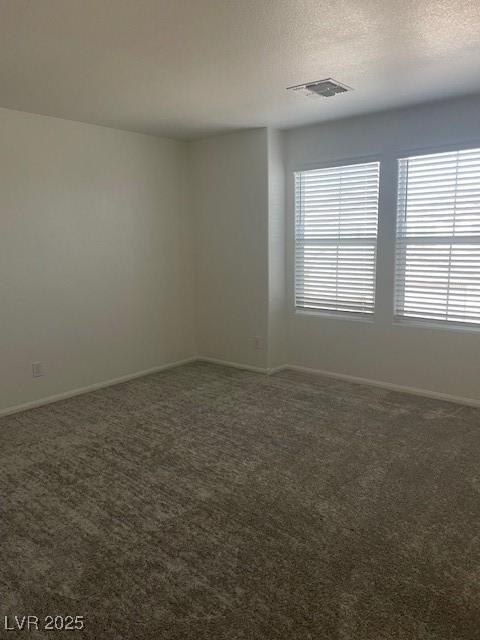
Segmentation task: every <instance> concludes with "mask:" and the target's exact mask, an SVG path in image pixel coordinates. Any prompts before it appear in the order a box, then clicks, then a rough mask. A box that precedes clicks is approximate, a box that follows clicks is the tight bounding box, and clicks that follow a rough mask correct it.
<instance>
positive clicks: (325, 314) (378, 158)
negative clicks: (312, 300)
mask: <svg viewBox="0 0 480 640" xmlns="http://www.w3.org/2000/svg"><path fill="white" fill-rule="evenodd" d="M382 161H383V158H382V154H380V153H374V154H367V155H361V156H353V157H352V156H347V157H342V158H335V159H334V160H331V161H328V160H327V161H324V162H307V163H299V164H296V165H294V166H290V168H289V174H290V185H291V211H292V215H291V229H290V235H289V236H287V237H290V240H291V244H292V247H293V249H292V254H291V257H292V273H291V278H292V289H291V292H292V293H291V296H290V304H291V310H292V311H293V314H294V315H295V316H304V317H314V318H323V319H327V320H328V319H330V320H346V321H348V322H354V323H365V324H368V325H372V324H374V323H377V322H378V317H377V294H378V282H377V275H378V272H377V263H378V248H379V227H380V210H381V206H380V205H381V192H382ZM368 163H378V196H377V197H378V204H377V237H376V244H375V266H374V276H373V279H374V306H373V311H372V312H371V313H362V312H352V311H337V310H328V309H313V308H303V307H297V305H296V299H297V282H296V237H297V201H296V197H295V182H296V174H297V173H302V172H306V171H316V170H321V169H335V168H336V167H344V166H354V165H357V164H368Z"/></svg>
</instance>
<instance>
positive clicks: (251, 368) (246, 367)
mask: <svg viewBox="0 0 480 640" xmlns="http://www.w3.org/2000/svg"><path fill="white" fill-rule="evenodd" d="M197 360H198V362H210V363H211V364H220V365H223V366H224V367H232V368H233V369H243V370H245V371H253V372H254V373H263V374H268V373H269V370H268V369H267V368H266V367H265V368H264V367H254V366H253V365H250V364H242V363H241V362H231V361H230V360H220V359H219V358H209V357H208V356H198V358H197Z"/></svg>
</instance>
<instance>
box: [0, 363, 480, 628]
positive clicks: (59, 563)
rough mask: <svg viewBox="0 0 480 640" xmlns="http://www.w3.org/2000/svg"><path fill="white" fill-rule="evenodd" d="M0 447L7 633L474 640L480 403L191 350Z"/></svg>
mask: <svg viewBox="0 0 480 640" xmlns="http://www.w3.org/2000/svg"><path fill="white" fill-rule="evenodd" d="M0 443H1V450H0V463H1V467H0V490H1V523H0V533H1V537H0V549H1V557H0V614H1V616H2V617H1V618H0V636H1V637H2V638H4V637H5V638H26V637H28V638H37V637H38V638H62V637H75V638H88V639H92V640H93V639H95V640H109V639H115V640H126V639H138V640H148V639H155V640H158V639H165V640H234V639H235V640H237V639H238V640H239V639H249V640H257V639H258V640H260V639H265V640H270V639H271V640H289V639H292V640H293V639H295V640H308V639H315V640H330V639H331V640H415V639H421V640H464V639H465V640H467V639H468V640H474V639H475V638H480V410H477V409H472V408H468V407H462V406H459V405H455V404H449V403H444V402H438V401H434V400H428V399H422V398H418V397H414V396H409V395H404V394H399V393H393V392H389V391H385V390H380V389H374V388H368V387H363V386H358V385H351V384H348V383H344V382H339V381H334V380H330V379H325V378H320V377H315V376H307V375H304V374H299V373H293V372H283V373H281V374H277V375H276V376H273V377H270V378H268V377H264V376H261V375H257V374H253V373H248V372H242V371H237V370H233V369H227V368H223V367H219V366H215V365H207V364H200V363H197V364H192V365H188V366H184V367H180V368H178V369H174V370H170V371H166V372H163V373H159V374H155V375H152V376H149V377H146V378H142V379H138V380H135V381H132V382H129V383H126V384H122V385H119V386H116V387H111V388H109V389H105V390H102V391H98V392H95V393H91V394H89V395H85V396H81V397H77V398H74V399H71V400H67V401H63V402H59V403H56V404H53V405H49V406H47V407H43V408H40V409H35V410H32V411H28V412H25V413H22V414H17V415H15V416H11V417H8V418H3V419H1V420H0ZM28 614H30V615H37V616H39V617H40V619H42V617H44V616H46V615H49V614H50V615H63V616H66V615H72V616H75V615H83V616H85V619H86V628H85V630H84V631H70V632H59V631H54V632H43V631H42V632H38V633H37V632H30V633H26V632H25V631H22V632H20V631H17V632H15V631H5V630H4V631H1V629H2V628H3V624H4V620H3V615H9V616H13V615H18V616H22V615H28Z"/></svg>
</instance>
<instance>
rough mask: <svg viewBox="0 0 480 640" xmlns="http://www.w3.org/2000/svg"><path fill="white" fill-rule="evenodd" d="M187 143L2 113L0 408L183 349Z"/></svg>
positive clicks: (187, 336) (188, 251)
mask: <svg viewBox="0 0 480 640" xmlns="http://www.w3.org/2000/svg"><path fill="white" fill-rule="evenodd" d="M187 153H188V149H187V145H186V144H185V143H180V142H174V141H171V140H164V139H159V138H154V137H149V136H143V135H138V134H132V133H126V132H121V131H115V130H113V129H107V128H102V127H96V126H91V125H85V124H80V123H75V122H69V121H65V120H59V119H55V118H48V117H43V116H36V115H30V114H26V113H19V112H15V111H9V110H4V109H2V110H0V176H1V188H0V217H1V227H0V305H1V307H0V410H2V409H5V408H7V407H10V406H13V405H19V404H22V403H26V402H31V401H35V400H38V399H40V398H45V397H47V396H51V395H54V394H58V393H62V392H66V391H69V390H72V389H75V388H78V387H83V386H85V385H91V384H94V383H97V382H101V381H103V380H107V379H111V378H115V377H119V376H122V375H127V374H131V373H134V372H137V371H140V370H144V369H148V368H150V367H156V366H160V365H162V364H166V363H169V362H172V361H175V360H178V359H181V358H186V357H188V356H192V355H194V353H195V344H194V328H193V314H194V309H193V296H194V291H193V284H192V272H193V266H192V212H191V208H190V200H189V186H190V185H189V183H188V176H187V170H188V156H187ZM239 241H241V240H240V239H239ZM38 360H39V361H42V362H43V363H44V364H45V368H46V375H45V376H44V377H42V378H36V379H33V378H32V374H31V363H32V362H33V361H38Z"/></svg>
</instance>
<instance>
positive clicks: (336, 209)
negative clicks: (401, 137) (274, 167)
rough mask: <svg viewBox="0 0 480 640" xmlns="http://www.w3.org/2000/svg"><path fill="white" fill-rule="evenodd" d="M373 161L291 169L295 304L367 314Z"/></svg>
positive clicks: (374, 206) (374, 204)
mask: <svg viewBox="0 0 480 640" xmlns="http://www.w3.org/2000/svg"><path fill="white" fill-rule="evenodd" d="M379 172H380V165H379V163H378V162H369V163H363V164H353V165H348V166H342V167H330V168H327V169H317V170H314V171H301V172H298V173H296V174H295V201H296V234H295V240H296V242H295V305H296V307H297V308H300V309H316V310H322V311H335V312H350V313H358V314H372V313H373V312H374V307H375V260H376V249H377V220H378V181H379Z"/></svg>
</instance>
